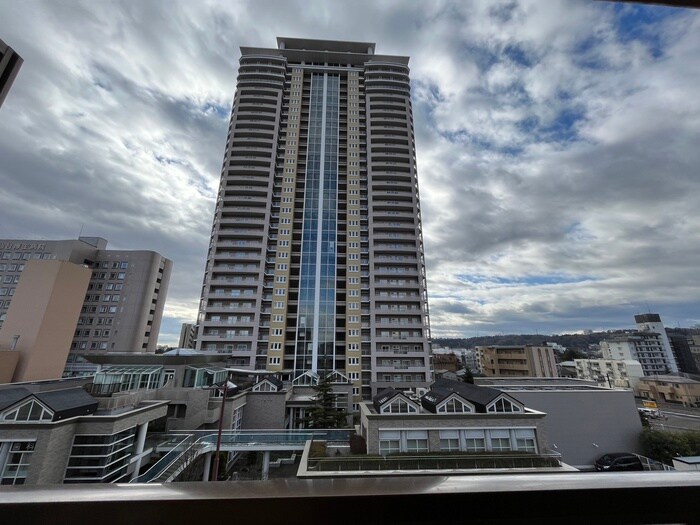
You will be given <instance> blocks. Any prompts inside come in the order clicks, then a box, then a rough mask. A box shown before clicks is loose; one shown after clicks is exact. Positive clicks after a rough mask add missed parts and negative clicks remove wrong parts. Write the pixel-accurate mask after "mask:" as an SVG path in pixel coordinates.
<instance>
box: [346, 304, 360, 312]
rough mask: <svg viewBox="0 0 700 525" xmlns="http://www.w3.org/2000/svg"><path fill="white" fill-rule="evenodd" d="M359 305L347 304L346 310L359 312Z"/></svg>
mask: <svg viewBox="0 0 700 525" xmlns="http://www.w3.org/2000/svg"><path fill="white" fill-rule="evenodd" d="M359 309H360V303H348V310H359Z"/></svg>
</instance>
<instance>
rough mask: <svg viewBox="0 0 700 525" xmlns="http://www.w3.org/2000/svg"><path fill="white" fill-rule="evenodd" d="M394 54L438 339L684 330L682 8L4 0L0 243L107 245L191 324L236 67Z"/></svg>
mask: <svg viewBox="0 0 700 525" xmlns="http://www.w3.org/2000/svg"><path fill="white" fill-rule="evenodd" d="M278 35H279V36H296V37H307V38H319V39H337V40H359V41H371V42H376V43H377V52H378V53H383V54H401V55H410V56H411V62H410V63H411V70H412V85H413V101H414V118H415V126H416V142H417V149H418V168H419V180H420V185H421V196H422V205H423V225H424V230H425V249H426V260H427V266H428V279H429V281H428V285H429V292H430V302H431V305H430V306H431V321H432V327H433V334H434V335H437V336H458V335H464V336H472V335H477V334H479V335H486V334H498V333H535V332H538V333H541V334H545V333H560V332H565V331H575V330H581V329H607V328H622V327H629V326H630V325H632V322H633V320H632V316H633V315H634V314H635V313H638V312H646V311H650V310H651V311H655V312H659V313H660V314H661V315H662V316H663V318H664V320H665V322H666V324H667V325H669V326H676V325H678V324H680V325H681V326H689V325H692V324H695V323H698V322H700V301H699V300H698V299H699V297H700V265H699V262H700V11H692V10H680V9H674V8H662V7H642V6H632V5H629V4H611V3H599V2H592V1H584V0H581V1H561V2H557V1H554V0H546V1H545V0H532V1H514V0H508V1H494V0H488V1H487V0H483V1H477V0H474V1H470V2H467V1H454V2H437V1H436V2H409V1H357V0H353V1H352V2H348V1H337V2H332V1H325V0H324V1H320V0H317V1H313V0H303V1H281V0H279V1H276V2H273V1H265V0H251V1H225V2H223V1H222V2H210V1H206V2H205V1H179V2H178V1H170V0H168V1H155V0H148V1H138V2H136V1H126V0H124V1H121V2H106V1H100V2H94V1H84V2H79V1H57V0H52V1H46V2H40V1H33V0H21V1H20V0H0V38H1V39H3V40H5V41H6V42H7V43H8V44H10V45H11V46H12V47H14V48H15V49H16V50H17V51H18V52H19V53H20V54H21V55H22V56H23V58H24V60H25V62H24V66H23V67H22V70H21V71H20V74H19V77H18V78H17V80H16V82H15V84H14V86H13V88H12V91H11V92H10V95H9V96H8V98H7V100H6V101H5V104H4V105H3V107H2V108H1V109H0V238H45V239H55V238H75V237H76V236H77V235H78V233H79V232H80V230H81V228H82V229H83V234H85V235H95V236H102V237H105V238H107V239H109V242H110V247H112V248H115V249H152V250H157V251H159V252H160V253H162V254H163V255H165V256H166V257H169V258H170V259H172V260H173V261H174V264H175V269H174V275H173V278H172V282H171V285H170V290H169V294H168V302H167V305H166V311H165V316H166V319H165V321H164V324H163V330H162V332H161V337H160V341H159V342H160V343H162V344H163V343H165V344H167V343H171V344H172V343H176V342H177V336H178V333H179V324H180V323H181V322H189V321H192V320H194V319H195V317H196V310H197V305H198V299H199V292H200V288H201V281H202V274H203V270H204V265H205V257H206V249H207V243H208V238H209V232H210V229H211V220H212V214H213V210H214V200H215V195H216V191H217V185H218V177H219V173H220V169H221V160H222V157H223V151H224V143H225V139H226V133H227V125H228V123H227V115H228V114H229V111H230V106H231V101H232V99H233V95H234V90H235V79H236V69H237V64H238V58H239V56H240V52H239V46H241V45H245V46H261V47H274V45H275V37H276V36H278Z"/></svg>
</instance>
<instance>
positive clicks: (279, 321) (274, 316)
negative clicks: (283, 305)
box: [272, 315, 284, 323]
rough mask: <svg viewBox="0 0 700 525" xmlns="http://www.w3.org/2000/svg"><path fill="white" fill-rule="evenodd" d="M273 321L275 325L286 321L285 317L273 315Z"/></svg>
mask: <svg viewBox="0 0 700 525" xmlns="http://www.w3.org/2000/svg"><path fill="white" fill-rule="evenodd" d="M272 320H273V321H274V322H275V323H281V322H282V321H284V316H283V315H273V316H272Z"/></svg>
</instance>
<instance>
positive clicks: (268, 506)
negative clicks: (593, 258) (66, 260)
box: [0, 472, 700, 525]
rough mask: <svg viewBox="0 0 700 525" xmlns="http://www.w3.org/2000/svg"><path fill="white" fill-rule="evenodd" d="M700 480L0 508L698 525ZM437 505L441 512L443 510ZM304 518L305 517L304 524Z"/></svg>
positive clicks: (64, 500)
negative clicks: (285, 512) (287, 510)
mask: <svg viewBox="0 0 700 525" xmlns="http://www.w3.org/2000/svg"><path fill="white" fill-rule="evenodd" d="M698 497H700V476H698V475H697V473H695V472H688V473H685V472H672V473H665V472H660V473H655V472H640V473H627V472H622V473H605V474H601V475H598V474H588V473H561V474H560V473H557V474H529V475H528V474H521V475H513V474H506V475H481V476H444V475H443V476H417V477H400V478H382V477H379V478H369V479H368V478H364V479H363V478H356V479H352V478H351V479H312V480H288V479H279V480H271V481H267V482H242V481H241V482H226V483H223V482H220V483H214V482H210V483H201V482H200V483H198V482H185V483H171V484H162V485H159V484H152V485H148V486H147V487H146V486H145V485H139V484H124V485H119V484H117V485H90V486H87V485H56V486H37V487H29V486H26V487H21V486H20V487H12V488H9V489H7V490H6V491H4V493H3V498H2V501H1V502H0V511H2V512H3V514H4V515H6V516H12V521H13V522H15V523H47V522H49V521H50V522H51V523H82V522H84V521H86V514H85V513H86V509H87V508H88V506H89V509H90V510H89V512H90V513H91V514H92V515H94V516H99V521H100V522H101V523H105V524H110V523H115V524H123V523H131V522H133V521H134V519H135V517H137V519H138V521H142V522H144V523H171V524H179V523H189V522H191V520H192V516H197V519H199V520H202V521H215V520H221V517H222V516H231V515H234V516H236V519H237V521H243V522H250V523H267V522H270V523H272V522H277V521H279V520H280V509H284V508H289V507H288V506H289V505H290V504H293V505H294V508H295V512H294V515H296V516H297V518H296V519H292V520H291V521H292V522H294V523H297V522H299V523H300V522H302V521H303V523H305V524H308V525H314V524H316V523H318V524H327V523H333V524H334V525H345V524H348V525H349V524H356V523H357V521H358V519H359V518H358V514H357V512H339V509H351V508H352V509H371V511H370V510H367V512H371V521H372V522H374V523H404V522H406V523H412V524H432V523H452V522H454V523H462V522H464V519H465V513H466V514H467V515H468V520H469V522H470V523H476V524H485V523H494V524H495V523H521V524H532V525H535V524H537V525H549V524H552V525H554V524H557V525H560V524H561V523H567V524H569V525H578V524H588V523H596V524H600V525H607V524H617V523H632V524H637V523H639V524H641V523H694V522H696V521H697V508H696V507H695V505H694V504H693V503H692V502H693V501H697V498H698ZM436 509H439V510H436ZM302 517H303V520H302Z"/></svg>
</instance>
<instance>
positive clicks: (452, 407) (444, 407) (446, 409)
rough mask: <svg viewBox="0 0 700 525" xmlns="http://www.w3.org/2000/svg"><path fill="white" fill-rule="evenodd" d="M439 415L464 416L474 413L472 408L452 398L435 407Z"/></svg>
mask: <svg viewBox="0 0 700 525" xmlns="http://www.w3.org/2000/svg"><path fill="white" fill-rule="evenodd" d="M437 411H438V413H439V414H464V413H472V412H474V408H473V407H472V406H470V405H468V404H466V403H463V402H462V401H460V400H459V399H457V398H456V397H452V398H450V399H448V400H447V401H445V402H444V403H442V404H441V405H439V406H438V407H437Z"/></svg>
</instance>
